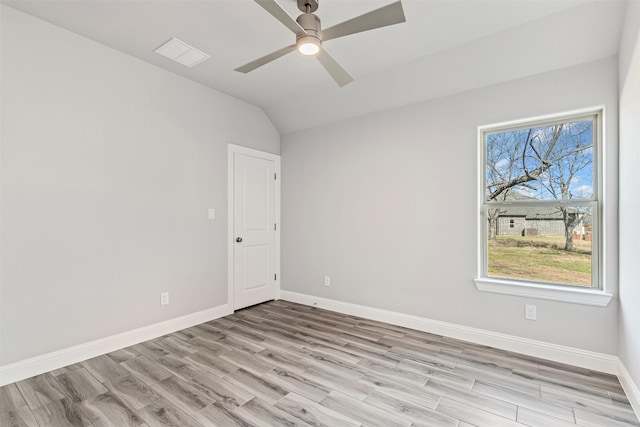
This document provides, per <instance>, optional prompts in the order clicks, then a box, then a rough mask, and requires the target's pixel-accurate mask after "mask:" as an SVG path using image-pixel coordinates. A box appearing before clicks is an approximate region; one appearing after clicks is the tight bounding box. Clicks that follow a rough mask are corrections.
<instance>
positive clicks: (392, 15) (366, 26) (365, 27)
mask: <svg viewBox="0 0 640 427" xmlns="http://www.w3.org/2000/svg"><path fill="white" fill-rule="evenodd" d="M256 1H257V0H256ZM405 21H406V19H405V17H404V10H402V3H401V2H400V1H397V2H395V3H391V4H389V5H387V6H383V7H381V8H379V9H376V10H372V11H371V12H368V13H365V14H364V15H360V16H357V17H355V18H353V19H349V20H348V21H344V22H342V23H340V24H336V25H334V26H333V27H329V28H327V29H326V30H323V31H322V41H325V42H326V41H327V40H331V39H335V38H338V37H344V36H348V35H350V34H355V33H360V32H362V31H369V30H373V29H376V28H380V27H386V26H388V25H394V24H399V23H401V22H405Z"/></svg>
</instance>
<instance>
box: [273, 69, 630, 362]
mask: <svg viewBox="0 0 640 427" xmlns="http://www.w3.org/2000/svg"><path fill="white" fill-rule="evenodd" d="M469 72H472V71H471V70H470V71H469ZM416 84H419V82H416ZM617 93H618V91H617V65H616V60H615V58H610V59H606V60H602V61H598V62H594V63H589V64H585V65H581V66H577V67H573V68H568V69H564V70H560V71H554V72H550V73H546V74H540V75H537V76H533V77H530V78H526V79H522V80H517V81H512V82H507V83H503V84H498V85H495V86H490V87H486V88H483V89H479V90H474V91H470V92H465V93H462V94H459V95H454V96H450V97H446V98H441V99H438V100H434V101H430V102H424V103H420V104H416V105H411V106H407V107H402V108H396V109H393V110H389V111H385V112H381V113H375V114H371V115H367V116H364V117H360V118H355V119H352V120H348V121H342V122H338V123H334V124H331V125H326V126H322V127H319V128H315V129H310V130H306V131H301V132H297V133H292V134H288V135H284V136H283V138H282V162H283V163H282V164H283V166H282V167H283V206H282V223H283V228H282V287H283V289H284V290H288V291H294V292H300V293H305V294H311V295H315V296H320V297H326V298H332V299H336V300H340V301H345V302H352V303H356V304H362V305H366V306H372V307H378V308H383V309H387V310H392V311H397V312H401V313H406V314H411V315H417V316H422V317H426V318H429V319H435V320H441V321H446V322H451V323H455V324H460V325H467V326H472V327H476V328H481V329H487V330H491V331H496V332H501V333H506V334H511V335H516V336H520V337H526V338H531V339H535V340H541V341H546V342H551V343H557V344H561V345H566V346H572V347H576V348H580V349H586V350H591V351H596V352H602V353H607V354H616V353H617V335H616V333H615V331H616V328H617V302H616V301H615V300H614V301H612V302H611V303H610V304H609V306H608V307H606V308H597V307H591V306H584V305H574V304H567V303H560V302H553V301H544V300H534V299H527V298H521V297H512V296H506V295H497V294H489V293H480V292H478V291H477V290H476V288H475V285H474V283H473V278H474V277H475V276H476V270H477V257H478V253H477V246H476V237H477V234H478V230H477V222H478V221H477V212H478V206H477V199H478V196H477V193H476V192H477V188H478V184H477V177H478V140H477V126H479V125H486V124H492V123H497V122H503V121H508V120H516V119H523V118H528V117H532V116H538V115H546V114H551V113H559V112H564V111H568V110H574V109H582V108H585V107H592V106H599V105H603V106H604V107H605V115H606V124H605V126H606V141H605V144H606V146H605V151H606V171H607V172H606V177H605V182H606V191H607V202H606V203H607V204H606V212H605V215H606V219H607V222H606V225H605V233H606V236H607V242H606V244H607V247H608V249H609V251H608V252H607V254H606V255H607V263H606V273H605V274H606V278H605V279H606V284H607V286H608V290H610V291H613V292H617V222H616V220H617V209H616V208H617V159H618V152H617V129H618V127H617V114H618V113H617ZM324 275H329V276H331V287H325V286H323V276H324ZM525 303H533V304H535V305H537V308H538V310H537V311H538V320H537V321H536V322H532V321H527V320H525V319H524V304H525Z"/></svg>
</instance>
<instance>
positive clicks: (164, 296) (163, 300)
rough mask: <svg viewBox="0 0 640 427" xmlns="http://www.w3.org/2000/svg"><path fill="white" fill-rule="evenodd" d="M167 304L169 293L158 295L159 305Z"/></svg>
mask: <svg viewBox="0 0 640 427" xmlns="http://www.w3.org/2000/svg"><path fill="white" fill-rule="evenodd" d="M167 304H169V292H162V293H161V294H160V305H167Z"/></svg>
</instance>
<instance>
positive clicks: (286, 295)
mask: <svg viewBox="0 0 640 427" xmlns="http://www.w3.org/2000/svg"><path fill="white" fill-rule="evenodd" d="M281 298H282V299H283V300H286V301H291V302H296V303H299V304H304V305H309V306H313V307H320V308H324V309H327V310H332V311H337V312H339V313H344V314H349V315H353V316H359V317H364V318H367V319H371V320H377V321H380V322H385V323H390V324H392V325H398V326H404V327H406V328H411V329H416V330H419V331H424V332H429V333H432V334H436V335H442V336H446V337H450V338H456V339H459V340H463V341H469V342H472V343H475V344H480V345H486V346H490V347H494V348H499V349H502V350H507V351H512V352H515V353H521V354H525V355H529V356H534V357H539V358H542V359H546V360H551V361H554V362H559V363H566V364H569V365H574V366H579V367H581V368H586V369H592V370H594V371H600V372H606V373H609V374H614V375H615V374H617V373H618V363H619V359H618V357H617V356H613V355H609V354H603V353H596V352H593V351H588V350H581V349H578V348H573V347H567V346H563V345H558V344H552V343H547V342H544V341H536V340H532V339H529V338H521V337H517V336H513V335H507V334H502V333H498V332H492V331H487V330H484V329H477V328H471V327H468V326H462V325H456V324H454V323H448V322H442V321H439V320H432V319H427V318H424V317H418V316H413V315H410V314H403V313H398V312H394V311H389V310H383V309H380V308H373V307H367V306H364V305H358V304H352V303H348V302H342V301H337V300H332V299H328V298H322V297H316V296H313V295H307V294H300V293H297V292H290V291H284V290H283V291H281Z"/></svg>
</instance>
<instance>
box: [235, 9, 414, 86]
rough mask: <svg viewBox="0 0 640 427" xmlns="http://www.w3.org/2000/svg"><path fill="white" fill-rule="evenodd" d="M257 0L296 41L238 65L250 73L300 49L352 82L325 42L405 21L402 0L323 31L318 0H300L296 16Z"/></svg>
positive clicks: (345, 81) (341, 83)
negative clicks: (293, 16)
mask: <svg viewBox="0 0 640 427" xmlns="http://www.w3.org/2000/svg"><path fill="white" fill-rule="evenodd" d="M255 2H256V3H258V4H259V5H260V6H262V8H263V9H264V10H266V11H267V12H269V13H270V14H271V16H273V17H274V18H276V19H277V20H278V21H280V22H281V23H282V24H283V25H285V26H286V27H287V28H289V29H290V30H291V31H292V32H293V33H294V34H295V35H296V43H295V44H293V45H291V46H287V47H284V48H282V49H279V50H276V51H275V52H272V53H270V54H268V55H265V56H263V57H262V58H258V59H256V60H255V61H251V62H249V63H248V64H245V65H243V66H241V67H238V68H236V69H235V71H239V72H241V73H248V72H250V71H253V70H255V69H256V68H258V67H261V66H263V65H265V64H268V63H269V62H271V61H275V60H276V59H278V58H280V57H282V56H284V55H286V54H287V53H289V52H292V51H294V50H297V51H298V52H300V53H301V54H302V55H306V56H314V55H315V56H316V58H318V61H319V62H320V64H322V66H323V67H324V68H325V70H327V72H328V73H329V74H330V75H331V77H332V78H333V80H335V82H336V83H338V86H341V87H342V86H344V85H346V84H349V83H351V82H352V81H353V77H351V76H350V75H349V73H347V72H346V71H345V70H344V68H342V67H341V66H340V64H338V63H337V62H336V61H335V60H334V59H333V58H332V57H331V56H330V55H329V54H328V53H327V51H326V50H325V49H324V48H323V47H322V42H323V41H327V40H331V39H336V38H338V37H344V36H348V35H351V34H355V33H360V32H363V31H369V30H373V29H376V28H380V27H386V26H388V25H394V24H399V23H401V22H405V17H404V11H403V9H402V3H401V2H400V1H397V2H395V3H391V4H389V5H387V6H383V7H381V8H379V9H376V10H373V11H371V12H368V13H365V14H363V15H360V16H357V17H355V18H352V19H349V20H347V21H344V22H342V23H340V24H337V25H334V26H333V27H330V28H328V29H326V30H324V31H322V29H321V25H320V18H318V17H317V16H316V15H314V13H313V12H315V11H316V10H318V6H319V4H318V3H319V0H297V2H298V9H300V11H301V12H302V15H300V16H298V18H297V19H295V20H294V19H293V18H292V17H291V15H289V14H288V13H287V11H286V10H284V9H283V8H282V6H280V4H279V3H278V2H277V1H276V0H255Z"/></svg>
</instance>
